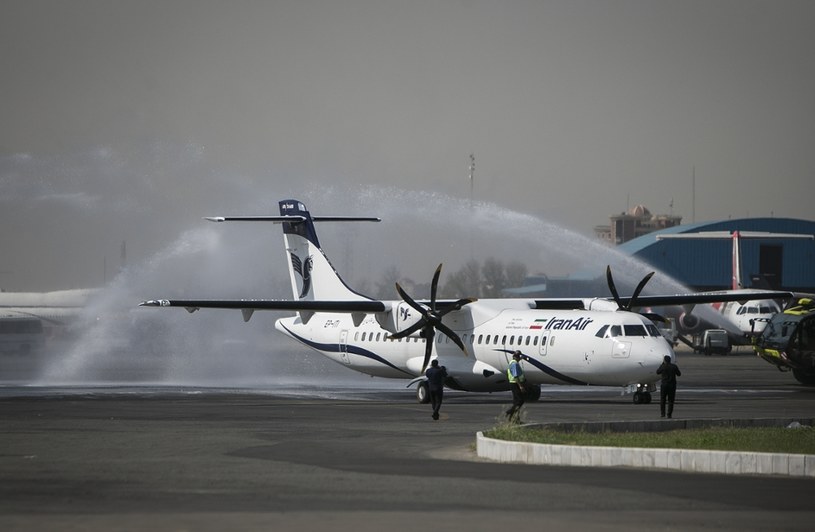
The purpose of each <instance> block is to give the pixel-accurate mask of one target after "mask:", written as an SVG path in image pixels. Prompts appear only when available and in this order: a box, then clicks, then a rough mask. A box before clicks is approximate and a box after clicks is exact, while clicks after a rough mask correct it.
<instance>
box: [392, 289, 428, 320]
mask: <svg viewBox="0 0 815 532" xmlns="http://www.w3.org/2000/svg"><path fill="white" fill-rule="evenodd" d="M396 291H397V292H398V293H399V296H400V297H401V298H402V299H404V300H405V303H407V304H408V305H410V306H411V307H413V308H414V309H416V310H418V311H419V314H421V315H422V316H425V317H427V310H426V309H425V308H424V307H423V306H421V305H420V304H418V303H416V301H414V300H413V298H412V297H410V296H409V295H408V293H407V292H405V291H404V290H402V287H401V286H399V283H396Z"/></svg>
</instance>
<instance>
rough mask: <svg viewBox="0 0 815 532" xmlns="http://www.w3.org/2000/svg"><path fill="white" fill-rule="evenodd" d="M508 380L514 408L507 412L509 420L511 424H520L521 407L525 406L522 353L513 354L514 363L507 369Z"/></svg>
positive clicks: (524, 378)
mask: <svg viewBox="0 0 815 532" xmlns="http://www.w3.org/2000/svg"><path fill="white" fill-rule="evenodd" d="M507 380H508V381H509V386H510V389H511V390H512V407H511V408H510V409H509V410H507V411H506V414H507V420H508V421H510V422H520V419H521V414H520V412H521V407H522V406H523V404H524V393H525V392H526V389H525V388H524V382H526V377H525V376H524V368H523V367H522V366H521V352H520V351H515V352H514V353H512V362H510V363H509V367H508V368H507Z"/></svg>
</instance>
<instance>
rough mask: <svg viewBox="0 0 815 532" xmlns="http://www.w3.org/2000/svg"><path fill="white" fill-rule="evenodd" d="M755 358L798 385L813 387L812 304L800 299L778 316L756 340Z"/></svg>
mask: <svg viewBox="0 0 815 532" xmlns="http://www.w3.org/2000/svg"><path fill="white" fill-rule="evenodd" d="M753 349H754V350H755V352H756V354H757V355H758V356H760V357H761V358H763V359H764V360H766V361H767V362H769V363H771V364H774V365H775V366H777V367H778V369H780V370H782V371H792V374H793V375H794V376H795V378H796V379H797V380H798V382H800V383H801V384H804V385H806V386H815V300H813V299H812V298H808V297H806V298H800V299H798V301H796V302H795V303H794V304H793V305H791V306H789V307H787V308H786V309H785V310H784V311H782V312H779V313H778V314H776V315H775V316H773V317H772V318H770V321H769V322H768V323H767V327H766V328H765V329H764V331H763V332H762V333H761V335H760V336H758V337H757V338H756V339H755V342H754V344H753Z"/></svg>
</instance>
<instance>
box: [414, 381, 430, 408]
mask: <svg viewBox="0 0 815 532" xmlns="http://www.w3.org/2000/svg"><path fill="white" fill-rule="evenodd" d="M416 401H418V402H419V404H422V405H426V404H428V403H429V402H430V388H428V386H427V383H426V382H424V381H422V382H420V383H419V384H417V385H416Z"/></svg>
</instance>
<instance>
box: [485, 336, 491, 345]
mask: <svg viewBox="0 0 815 532" xmlns="http://www.w3.org/2000/svg"><path fill="white" fill-rule="evenodd" d="M484 343H485V344H487V345H489V344H490V335H489V334H488V335H487V341H486V342H484Z"/></svg>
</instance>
